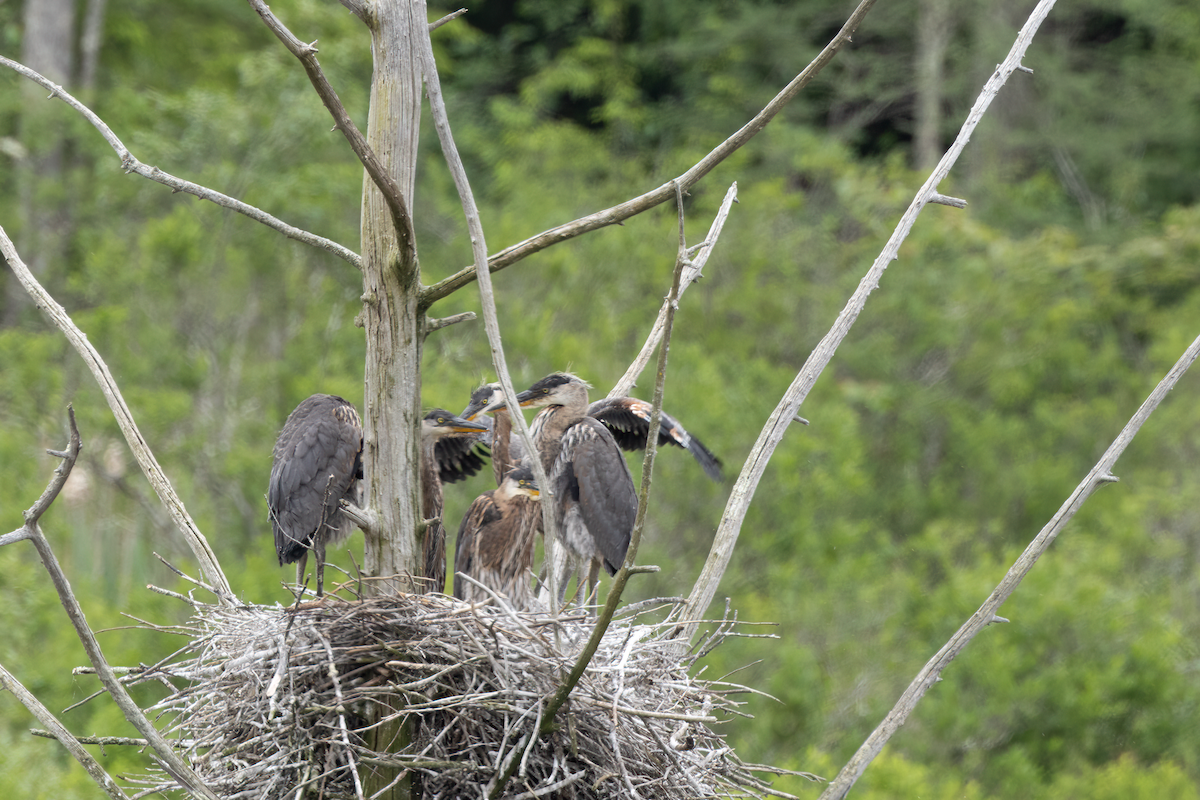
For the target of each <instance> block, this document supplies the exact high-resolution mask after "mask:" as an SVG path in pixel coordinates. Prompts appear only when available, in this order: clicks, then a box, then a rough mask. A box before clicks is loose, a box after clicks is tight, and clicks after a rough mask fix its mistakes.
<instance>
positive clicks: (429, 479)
mask: <svg viewBox="0 0 1200 800" xmlns="http://www.w3.org/2000/svg"><path fill="white" fill-rule="evenodd" d="M486 430H487V426H485V425H483V424H481V423H478V422H472V421H471V420H467V419H463V418H462V417H457V416H455V415H454V414H451V413H450V412H449V411H447V410H446V409H444V408H435V409H433V410H432V411H430V412H429V413H428V414H426V415H425V418H424V419H423V420H422V421H421V513H422V514H423V515H424V516H425V521H424V525H425V535H424V544H423V546H422V551H423V563H422V571H421V574H422V575H423V576H424V577H425V578H428V579H429V580H428V586H427V587H426V591H435V592H441V591H445V589H446V526H445V523H444V522H443V520H442V508H443V505H444V497H443V495H442V480H443V477H442V476H443V475H444V474H447V470H449V473H450V474H452V475H456V474H459V473H458V471H457V470H455V469H453V468H451V467H449V466H448V465H447V464H445V463H442V462H439V460H438V447H437V445H438V444H439V443H442V442H446V441H448V440H454V439H463V440H467V441H470V442H471V446H472V447H473V446H474V443H475V441H477V440H478V437H479V435H480V434H481V433H483V432H485V431H486ZM482 464H483V462H482V460H480V461H479V466H477V467H476V471H478V469H479V467H480V466H482ZM467 474H474V472H467V473H463V474H461V476H460V477H459V478H458V479H459V480H461V478H462V477H466V475H467Z"/></svg>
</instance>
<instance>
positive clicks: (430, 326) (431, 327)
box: [425, 311, 475, 336]
mask: <svg viewBox="0 0 1200 800" xmlns="http://www.w3.org/2000/svg"><path fill="white" fill-rule="evenodd" d="M474 320H475V312H474V311H464V312H463V313H461V314H453V315H451V316H449V317H426V318H425V335H426V336H428V335H429V334H431V333H433V332H434V331H440V330H441V329H442V328H449V327H450V326H451V325H457V324H458V323H460V322H473V321H474Z"/></svg>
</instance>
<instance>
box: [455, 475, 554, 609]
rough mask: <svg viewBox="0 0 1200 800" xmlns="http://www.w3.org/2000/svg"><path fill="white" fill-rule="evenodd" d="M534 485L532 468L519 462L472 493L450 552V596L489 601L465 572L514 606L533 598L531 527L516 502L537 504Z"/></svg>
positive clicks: (528, 603)
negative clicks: (490, 487) (482, 489)
mask: <svg viewBox="0 0 1200 800" xmlns="http://www.w3.org/2000/svg"><path fill="white" fill-rule="evenodd" d="M537 498H538V486H537V481H536V480H535V479H534V477H533V470H531V469H529V468H528V467H518V468H517V469H514V470H512V471H510V472H509V473H508V474H506V475H505V476H504V480H503V481H502V482H501V483H500V485H499V486H498V487H496V488H495V489H493V490H492V491H490V492H484V493H483V494H481V495H480V496H479V497H476V498H475V502H473V503H471V507H470V508H469V509H467V513H466V515H465V516H464V517H463V521H462V525H460V526H459V529H458V543H457V545H456V546H455V552H454V573H455V575H454V596H455V597H457V598H458V599H460V600H466V601H468V602H472V603H486V602H488V601H489V600H491V595H489V594H488V593H487V592H486V591H485V590H484V589H481V588H480V587H478V586H476V585H475V584H473V583H471V582H470V581H468V580H465V579H464V578H463V577H462V575H469V576H471V577H472V578H474V579H475V580H477V581H479V583H481V584H483V585H484V586H486V587H488V588H489V589H491V590H492V591H494V592H495V593H496V594H499V595H503V596H505V597H507V598H508V601H509V602H510V603H511V604H512V606H513V608H516V609H527V608H529V606H530V605H531V604H532V602H533V592H532V591H531V589H530V573H531V570H532V568H533V538H534V533H535V528H534V526H532V525H529V524H527V522H526V520H524V519H522V513H523V511H522V507H520V506H519V505H518V504H519V503H520V502H521V501H525V502H526V503H528V504H530V505H532V506H533V507H534V508H536V507H537V502H536V501H537Z"/></svg>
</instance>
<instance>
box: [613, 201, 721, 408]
mask: <svg viewBox="0 0 1200 800" xmlns="http://www.w3.org/2000/svg"><path fill="white" fill-rule="evenodd" d="M736 202H737V182H736V181H735V182H734V184H733V185H732V186H730V187H729V191H727V192H726V193H725V199H724V200H722V201H721V207H720V209H718V210H717V216H716V217H715V218H714V219H713V222H712V226H711V227H709V229H708V236H706V237H704V241H703V242H701V243H700V244H698V245H695V246H694V247H690V248H686V249H685V252H684V253H683V254H681V255H682V257H683V274H682V276H681V278H680V283H679V296H678V297H677V298H676V299H675V305H676V306H678V305H679V297H683V293H684V292H686V291H687V288H688V287H689V286H691V285H692V284H693V283H695V282H696V281H697V280H699V279H700V278H702V277H704V275H703V270H704V265H705V264H707V263H708V257H709V256H711V255H712V252H713V248H714V247H716V246H717V240H718V239H719V238H721V231H722V230H723V229H724V228H725V220H726V219H728V217H729V210H730V209H731V208H732V207H733V204H734V203H736ZM693 251H695V255H692V252H693ZM670 302H671V301H670V298H667V299H665V300H663V307H662V308H661V309H659V312H658V318H657V319H656V320H654V327H653V328H651V330H650V335H649V336H647V337H646V342H645V344H643V345H642V349H641V352H639V353H638V354H637V357H636V358H635V359H634V360H633V363H632V364H630V365H629V368H628V369H627V370H625V374H624V375H622V376H621V379H620V380H619V381H617V383H616V385H615V386H613V388H612V391H611V392H609V393H608V396H609V397H628V396H629V394H630V392H632V391H633V387H634V386H635V385H637V379H638V376H639V375H641V374H642V370H644V369H645V368H646V365H647V364H649V363H650V356H651V355H653V353H654V351H655V348H657V347H658V344H659V342H661V341H662V337H663V331H664V330H665V329H666V320H667V310H668V307H669V305H670ZM650 430H654V428H651V429H650Z"/></svg>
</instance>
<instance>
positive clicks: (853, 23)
mask: <svg viewBox="0 0 1200 800" xmlns="http://www.w3.org/2000/svg"><path fill="white" fill-rule="evenodd" d="M873 5H875V0H862V2H860V3H859V5H858V8H856V9H854V13H853V14H851V15H850V18H849V19H848V20H846V24H845V25H843V26H842V29H841V30H840V31H838V33H837V35H836V36H834V37H833V40H832V41H830V42H829V44H828V45H826V46H825V49H824V50H822V51H821V52H820V53H819V54H818V55H817V57H816V58H814V59H813V60H812V62H811V63H810V64H809V65H808V66H807V67H805V68H804V71H803V72H801V73H800V74H799V75H797V76H796V77H795V78H794V79H793V80H792V82H791V83H789V84H788V85H787V86H785V87H784V88H783V90H782V91H781V92H780V93H779V94H777V95H776V96H775V98H774V99H773V100H771V102H770V103H768V104H767V105H766V106H765V107H764V108H763V110H762V111H760V112H758V114H757V115H755V117H754V119H752V120H750V121H749V122H747V123H746V124H745V125H743V126H742V128H741V129H740V130H738V131H737V133H735V134H733V135H732V136H730V137H729V138H728V139H726V140H725V141H724V142H722V143H721V144H720V145H718V146H717V147H716V148H715V149H714V150H713V151H712V152H710V153H709V154H708V155H706V156H705V157H704V158H702V159H701V160H700V161H699V162H697V163H696V165H695V166H693V167H692V168H691V169H689V170H688V171H687V172H685V173H683V174H682V175H680V176H679V177H678V178H675V179H674V180H671V181H668V182H667V183H664V184H663V185H662V186H659V187H658V188H657V189H654V190H652V191H649V192H647V193H646V194H643V195H641V196H640V197H635V198H633V199H632V200H626V201H625V202H624V203H621V204H620V205H615V206H613V207H612V208H606V209H604V210H603V211H597V212H596V213H594V214H589V215H588V216H586V217H581V218H579V219H577V220H575V221H574V222H568V223H566V224H565V225H560V226H558V227H557V228H551V229H550V230H548V231H544V232H542V233H539V234H538V235H537V236H534V237H532V238H530V239H526V240H525V241H523V242H519V243H517V244H514V245H512V246H511V247H508V248H505V249H504V250H501V251H500V252H499V253H497V254H496V255H494V256H492V257H491V258H490V259H488V269H490V270H491V271H492V272H496V271H497V270H501V269H504V268H505V267H508V266H512V265H513V264H515V263H517V262H518V261H520V260H521V259H523V258H525V257H526V256H530V255H532V254H534V253H536V252H538V251H539V250H545V249H546V248H547V247H550V246H551V245H555V244H558V243H559V242H564V241H566V240H567V239H572V238H574V237H576V236H579V235H580V234H584V233H588V232H589V231H594V230H596V229H598V228H604V227H607V226H609V225H616V224H617V223H620V222H623V221H624V220H627V219H629V218H630V217H633V216H636V215H637V214H640V213H642V212H643V211H646V210H648V209H651V208H654V207H655V206H657V205H660V204H662V203H665V202H667V201H668V200H670V199H671V198H672V197H674V196H675V188H674V187H675V186H676V185H677V184H678V185H679V187H680V188H681V189H682V190H683V191H684V192H686V191H687V190H688V189H690V188H691V187H692V186H693V185H695V184H696V182H697V181H699V180H700V179H701V178H703V177H704V176H705V175H707V174H708V173H709V172H711V171H712V170H713V169H714V168H715V167H716V166H717V165H718V164H720V163H721V162H722V161H724V160H725V159H726V158H728V157H729V156H730V155H731V154H732V153H733V152H734V151H736V150H737V149H738V148H739V147H741V146H742V145H744V144H745V143H746V142H748V141H750V139H752V138H753V137H754V135H755V134H757V133H758V132H759V131H761V130H762V129H763V128H765V127H766V126H767V123H768V122H770V121H771V120H772V119H774V118H775V115H776V114H778V113H779V112H780V111H781V110H783V108H784V106H786V105H787V104H788V103H789V102H790V101H791V100H792V98H794V97H795V96H796V95H797V94H798V93H799V92H800V91H801V90H802V89H803V88H804V87H805V86H807V85H808V84H809V83H810V82H811V81H812V79H813V78H814V77H816V75H817V74H818V73H820V71H821V70H822V69H824V68H825V66H826V65H827V64H828V63H829V62H830V61H832V60H833V57H834V56H835V55H837V52H838V51H839V50H841V49H842V47H843V46H844V45H845V44H846V43H847V42H849V41H850V36H851V34H853V33H854V31H855V30H856V29H857V28H858V26H859V24H860V23H861V22H862V20H863V18H864V17H865V16H866V15H867V12H868V11H870V10H871V6H873ZM475 277H476V270H475V267H474V266H470V267H466V268H465V269H462V270H460V271H458V272H456V273H455V274H453V275H451V276H450V277H449V278H446V279H445V280H442V281H439V282H438V283H435V284H434V285H432V286H430V287H429V288H427V289H426V290H425V291H424V293H423V297H422V302H423V303H424V304H425V305H426V306H430V305H433V303H435V302H437V301H438V300H441V299H442V298H443V297H446V296H447V295H450V294H452V293H454V292H455V291H457V290H458V289H461V288H462V287H463V286H466V285H467V284H468V283H470V282H471V281H473V280H475Z"/></svg>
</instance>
